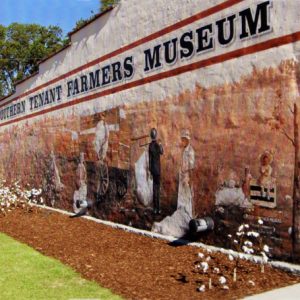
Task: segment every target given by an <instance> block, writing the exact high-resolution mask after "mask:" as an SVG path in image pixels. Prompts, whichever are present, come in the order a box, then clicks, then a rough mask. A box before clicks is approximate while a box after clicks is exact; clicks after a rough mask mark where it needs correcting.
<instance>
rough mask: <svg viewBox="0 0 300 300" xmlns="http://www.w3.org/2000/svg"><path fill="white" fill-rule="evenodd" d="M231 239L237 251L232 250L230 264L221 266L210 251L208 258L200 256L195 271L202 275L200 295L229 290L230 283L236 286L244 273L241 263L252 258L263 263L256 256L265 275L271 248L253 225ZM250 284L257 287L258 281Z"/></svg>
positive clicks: (250, 281)
mask: <svg viewBox="0 0 300 300" xmlns="http://www.w3.org/2000/svg"><path fill="white" fill-rule="evenodd" d="M258 224H259V226H262V225H263V221H262V220H261V219H259V220H258ZM228 238H229V239H230V241H231V244H232V248H233V249H234V250H235V251H233V250H229V254H228V256H226V261H223V262H222V263H220V262H218V261H217V260H215V259H213V257H212V254H211V253H212V252H211V251H210V250H206V252H207V253H208V255H204V254H203V253H198V259H197V261H196V262H195V272H196V273H198V274H199V275H201V280H200V281H199V285H198V288H197V291H198V292H206V291H207V290H211V289H213V288H220V289H223V290H229V288H230V284H229V282H231V283H232V284H236V283H237V280H238V276H239V272H243V268H242V264H241V260H245V259H248V258H249V255H250V256H251V255H258V256H260V257H261V260H258V259H256V258H255V257H252V261H253V262H254V263H260V265H261V268H260V270H261V272H262V273H264V272H265V264H267V263H268V260H269V257H268V255H269V251H270V249H269V247H268V245H266V244H264V243H263V239H262V238H261V236H260V234H259V233H258V232H256V231H255V230H253V229H251V227H250V225H248V224H242V225H240V226H239V227H238V229H237V231H236V233H235V234H234V235H231V234H229V235H228ZM229 279H230V280H229ZM248 284H249V285H250V286H255V282H254V281H252V280H248Z"/></svg>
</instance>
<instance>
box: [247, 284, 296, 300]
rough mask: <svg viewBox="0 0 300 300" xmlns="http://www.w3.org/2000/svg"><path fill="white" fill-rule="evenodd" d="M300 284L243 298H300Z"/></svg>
mask: <svg viewBox="0 0 300 300" xmlns="http://www.w3.org/2000/svg"><path fill="white" fill-rule="evenodd" d="M299 295H300V284H294V285H290V286H287V287H284V288H280V289H276V290H272V291H269V292H265V293H261V294H257V295H253V296H249V297H245V298H243V299H244V300H269V299H272V300H282V299H287V300H299Z"/></svg>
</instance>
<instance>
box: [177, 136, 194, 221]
mask: <svg viewBox="0 0 300 300" xmlns="http://www.w3.org/2000/svg"><path fill="white" fill-rule="evenodd" d="M190 140H191V137H190V133H189V131H188V130H184V131H183V132H182V134H181V147H182V148H183V153H182V161H181V167H180V171H179V187H178V200H177V209H179V208H180V207H183V208H185V210H186V212H187V213H188V214H189V216H190V217H191V218H193V214H194V212H193V185H192V171H193V170H194V168H195V151H194V149H193V147H192V146H191V144H190Z"/></svg>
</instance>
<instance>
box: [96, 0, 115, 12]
mask: <svg viewBox="0 0 300 300" xmlns="http://www.w3.org/2000/svg"><path fill="white" fill-rule="evenodd" d="M117 2H118V0H100V10H101V11H105V10H106V9H108V8H109V7H111V6H113V5H115V4H117Z"/></svg>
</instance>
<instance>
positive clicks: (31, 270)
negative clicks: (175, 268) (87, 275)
mask: <svg viewBox="0 0 300 300" xmlns="http://www.w3.org/2000/svg"><path fill="white" fill-rule="evenodd" d="M0 299H1V300H6V299H7V300H23V299H30V300H35V299H36V300H41V299H57V300H60V299H99V300H100V299H101V300H104V299H109V300H120V299H121V297H119V296H115V295H113V294H112V293H111V292H110V291H109V290H107V289H104V288H101V287H100V286H99V285H97V284H96V283H94V282H90V281H87V280H84V279H83V278H81V277H80V275H79V274H77V273H76V272H74V271H73V270H72V269H70V268H69V267H66V266H65V265H63V264H62V263H60V262H59V261H57V260H55V259H52V258H49V257H46V256H43V255H42V254H40V253H38V252H37V251H35V250H33V249H32V248H30V247H28V246H26V245H24V244H21V243H19V242H17V241H15V240H13V239H12V238H10V237H8V236H6V235H4V234H2V233H0Z"/></svg>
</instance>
